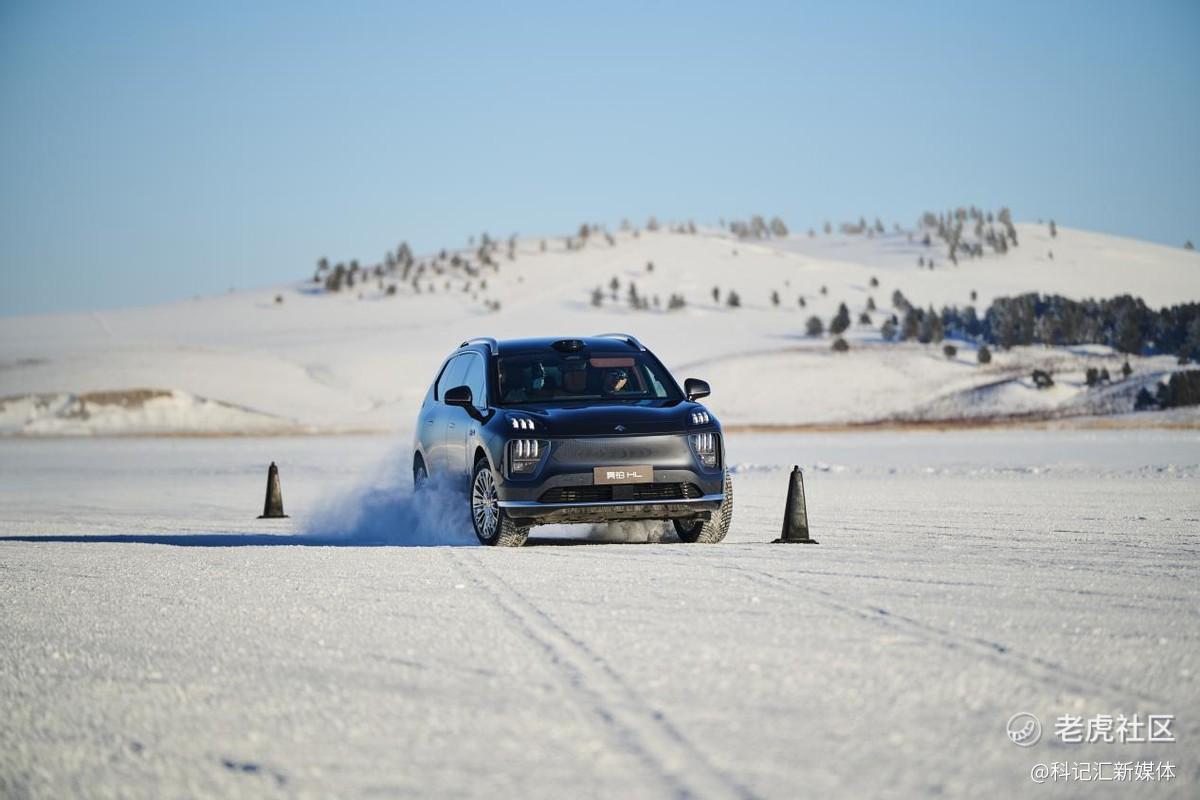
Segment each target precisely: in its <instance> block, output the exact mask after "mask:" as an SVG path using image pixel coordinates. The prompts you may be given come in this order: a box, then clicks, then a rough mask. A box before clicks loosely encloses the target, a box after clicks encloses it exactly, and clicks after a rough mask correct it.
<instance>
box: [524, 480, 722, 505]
mask: <svg viewBox="0 0 1200 800" xmlns="http://www.w3.org/2000/svg"><path fill="white" fill-rule="evenodd" d="M702 494H703V492H701V491H700V487H699V486H697V485H696V484H694V483H613V484H608V485H604V486H556V487H555V488H553V489H548V490H546V491H545V492H543V493H542V496H541V497H540V498H538V502H539V503H607V502H613V501H616V502H620V501H626V500H627V501H630V502H642V503H645V502H653V501H655V500H691V499H694V498H697V497H700V496H701V495H702Z"/></svg>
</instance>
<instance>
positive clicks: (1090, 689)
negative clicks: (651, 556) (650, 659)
mask: <svg viewBox="0 0 1200 800" xmlns="http://www.w3.org/2000/svg"><path fill="white" fill-rule="evenodd" d="M722 569H724V570H734V571H736V572H739V573H741V574H743V575H745V576H746V577H747V578H748V579H750V580H751V581H753V582H755V583H758V584H760V585H769V586H774V587H776V588H781V587H788V588H791V589H799V590H800V591H802V592H804V593H806V594H808V595H809V596H810V597H813V598H815V599H816V600H817V602H819V603H821V604H822V605H824V606H825V607H826V608H830V609H833V610H835V611H838V612H841V613H843V614H848V615H850V616H853V617H857V618H858V619H862V620H866V621H869V622H872V623H875V624H880V625H884V626H886V627H889V628H892V629H893V630H898V631H900V632H902V633H904V632H907V633H910V634H913V635H915V636H916V637H917V638H919V639H921V640H923V641H925V642H927V643H930V644H935V645H938V646H940V647H944V648H946V649H947V650H952V651H955V652H966V653H972V654H974V655H976V656H979V657H982V658H984V659H986V660H988V661H990V662H992V663H994V664H997V665H999V666H1001V667H1004V668H1006V669H1009V670H1011V671H1014V672H1017V673H1019V674H1021V675H1023V676H1025V677H1027V678H1031V679H1033V680H1037V681H1041V682H1042V683H1049V684H1057V685H1058V686H1060V687H1061V688H1066V689H1068V690H1070V691H1073V692H1076V693H1078V694H1084V695H1093V694H1098V693H1107V694H1109V695H1111V696H1114V697H1116V698H1119V699H1120V700H1122V701H1124V700H1126V699H1129V698H1133V699H1136V700H1138V701H1140V702H1142V703H1146V704H1158V705H1162V704H1163V703H1164V702H1165V701H1164V700H1163V698H1161V697H1156V696H1154V695H1149V694H1145V693H1143V692H1139V691H1137V690H1136V689H1131V688H1128V687H1124V686H1120V685H1117V684H1111V683H1108V682H1106V681H1103V680H1098V679H1096V678H1089V677H1087V676H1085V675H1080V674H1078V673H1075V672H1072V671H1071V670H1069V669H1067V668H1066V667H1064V666H1063V665H1061V664H1059V663H1057V662H1054V661H1051V660H1049V659H1046V658H1042V657H1041V656H1036V655H1027V654H1025V653H1021V652H1020V651H1016V650H1013V649H1012V648H1011V647H1010V646H1008V645H1006V644H1004V643H1002V642H997V641H994V640H992V639H986V638H983V637H981V636H973V635H970V634H962V633H957V632H955V631H951V630H947V629H946V628H941V627H938V626H937V625H932V624H930V623H927V622H923V621H921V620H919V619H916V618H915V617H909V616H905V615H903V614H895V613H893V612H891V611H890V610H888V609H886V608H882V607H880V606H873V605H869V604H868V605H858V604H856V603H854V602H851V601H847V600H844V599H843V598H841V597H839V596H838V595H836V594H834V593H833V592H828V591H825V590H824V589H818V588H816V587H813V586H805V585H804V584H801V583H798V582H796V581H793V580H789V579H788V578H784V577H781V576H779V575H773V574H771V573H769V572H762V571H760V570H755V569H749V568H746V567H741V566H737V565H733V564H724V565H722Z"/></svg>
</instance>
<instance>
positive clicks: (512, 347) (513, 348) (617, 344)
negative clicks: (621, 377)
mask: <svg viewBox="0 0 1200 800" xmlns="http://www.w3.org/2000/svg"><path fill="white" fill-rule="evenodd" d="M563 341H569V342H580V343H581V347H586V348H588V349H590V350H598V351H600V352H623V351H624V352H627V351H629V350H638V351H644V350H645V349H646V348H645V347H644V346H643V345H642V343H641V342H639V341H638V340H637V339H635V338H634V337H632V336H630V335H628V334H624V333H607V334H601V335H599V336H538V337H531V338H528V339H501V340H496V339H492V338H491V337H478V338H475V339H468V340H467V341H465V342H463V343H462V344H461V345H459V349H472V350H479V351H481V352H490V353H491V354H492V355H512V354H514V353H536V352H538V351H542V350H550V349H552V348H553V347H554V345H555V344H556V343H557V342H563Z"/></svg>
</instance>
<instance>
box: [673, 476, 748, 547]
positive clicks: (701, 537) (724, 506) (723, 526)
mask: <svg viewBox="0 0 1200 800" xmlns="http://www.w3.org/2000/svg"><path fill="white" fill-rule="evenodd" d="M674 522H675V533H677V534H679V540H680V541H682V542H687V543H688V544H693V543H696V542H699V543H700V544H715V543H717V542H719V541H721V540H722V539H724V538H725V534H727V533H729V525H730V523H731V522H733V477H732V476H731V475H730V474H729V471H728V470H726V471H725V499H724V500H723V501H722V502H721V507H720V508H718V509H717V510H716V511H714V512H713V514H712V518H711V519H707V520H681V519H677V520H674Z"/></svg>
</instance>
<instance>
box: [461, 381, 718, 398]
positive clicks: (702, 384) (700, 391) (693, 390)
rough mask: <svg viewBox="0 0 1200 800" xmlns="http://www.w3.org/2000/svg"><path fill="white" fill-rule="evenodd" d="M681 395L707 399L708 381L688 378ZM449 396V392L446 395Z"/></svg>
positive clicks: (709, 389)
mask: <svg viewBox="0 0 1200 800" xmlns="http://www.w3.org/2000/svg"><path fill="white" fill-rule="evenodd" d="M683 393H684V394H685V395H687V399H688V400H699V399H700V398H701V397H708V396H709V395H710V394H712V389H711V388H709V386H708V381H702V380H700V379H699V378H688V379H687V380H686V381H684V382H683ZM446 396H447V397H449V396H450V392H447V393H446Z"/></svg>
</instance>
